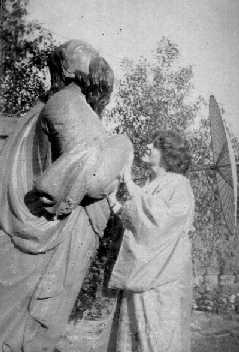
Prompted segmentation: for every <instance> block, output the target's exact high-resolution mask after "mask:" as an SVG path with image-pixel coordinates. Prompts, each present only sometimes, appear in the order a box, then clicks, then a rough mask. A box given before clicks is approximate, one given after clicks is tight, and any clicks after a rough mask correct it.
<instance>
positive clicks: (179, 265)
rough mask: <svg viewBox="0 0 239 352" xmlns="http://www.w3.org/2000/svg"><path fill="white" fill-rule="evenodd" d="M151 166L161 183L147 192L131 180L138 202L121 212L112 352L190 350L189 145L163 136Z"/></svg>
mask: <svg viewBox="0 0 239 352" xmlns="http://www.w3.org/2000/svg"><path fill="white" fill-rule="evenodd" d="M148 162H149V163H150V165H151V167H152V170H153V173H154V175H155V178H154V179H153V180H152V181H151V182H149V183H148V184H146V185H145V186H144V187H143V188H140V187H138V186H137V185H136V184H135V183H133V181H132V179H131V176H130V173H128V175H127V174H125V175H124V178H125V183H126V185H127V188H128V191H129V193H130V195H131V199H130V200H129V201H128V202H127V203H126V204H125V205H124V206H123V208H121V210H120V212H121V213H120V216H121V219H122V221H123V223H124V226H125V233H124V236H123V241H122V244H121V248H120V252H119V255H118V258H117V260H116V263H115V266H114V268H113V271H112V274H111V278H110V281H109V287H110V288H118V289H121V290H123V294H122V297H121V299H120V300H119V305H118V311H117V312H116V315H115V322H114V329H115V331H114V333H113V334H112V339H111V342H110V346H109V349H108V350H109V351H112V352H113V351H117V352H132V351H137V352H138V351H140V352H166V351H167V352H189V351H190V313H191V289H192V283H191V280H192V277H191V275H192V274H191V244H190V240H189V237H188V232H189V231H190V229H191V227H192V222H193V213H194V197H193V192H192V189H191V186H190V183H189V181H188V179H187V178H186V177H185V176H184V174H185V173H186V171H187V170H188V167H189V164H190V156H189V153H188V150H187V146H186V142H185V141H184V139H183V138H182V137H180V136H179V135H178V134H176V133H173V132H172V131H165V132H162V133H157V134H156V136H155V138H154V139H153V143H152V146H151V153H150V155H149V157H148ZM111 203H112V206H114V209H115V211H117V210H118V211H119V204H117V203H115V201H114V199H113V197H111ZM112 332H113V329H112Z"/></svg>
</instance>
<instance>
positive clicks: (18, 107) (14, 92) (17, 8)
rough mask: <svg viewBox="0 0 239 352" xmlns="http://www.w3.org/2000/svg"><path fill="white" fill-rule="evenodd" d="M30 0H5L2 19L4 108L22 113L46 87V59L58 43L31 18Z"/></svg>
mask: <svg viewBox="0 0 239 352" xmlns="http://www.w3.org/2000/svg"><path fill="white" fill-rule="evenodd" d="M28 2H29V0H4V1H3V2H2V13H1V23H0V41H1V47H2V73H3V74H2V77H1V80H0V83H1V91H2V92H1V95H2V100H3V103H2V105H3V106H2V110H3V111H4V112H6V113H9V114H19V115H20V114H21V113H23V112H25V111H27V110H29V109H30V107H31V106H32V105H33V104H34V102H35V101H36V99H37V98H38V96H40V95H43V94H44V93H45V90H46V79H47V70H46V61H47V56H48V54H49V52H50V51H51V50H52V49H53V47H54V40H53V37H52V35H51V33H50V32H49V31H47V30H45V29H44V28H43V27H42V26H41V25H40V24H39V23H37V22H28V21H27V19H26V16H27V5H28Z"/></svg>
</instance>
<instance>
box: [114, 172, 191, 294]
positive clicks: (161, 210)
mask: <svg viewBox="0 0 239 352" xmlns="http://www.w3.org/2000/svg"><path fill="white" fill-rule="evenodd" d="M178 176H179V175H175V177H173V179H171V180H170V181H171V182H169V183H167V184H166V185H165V187H163V190H161V191H159V192H157V190H156V191H155V192H153V193H151V194H145V193H143V192H139V194H137V195H136V196H135V197H133V199H132V201H131V202H130V203H129V204H128V205H127V207H126V209H125V210H124V211H123V216H126V217H127V221H126V230H125V234H124V238H123V242H122V246H121V250H120V253H119V256H118V259H117V261H116V264H115V267H114V269H113V272H112V276H111V280H110V287H117V288H122V289H126V290H131V291H145V290H148V289H150V288H153V287H156V286H158V285H161V284H162V283H163V282H166V281H167V280H172V279H175V278H176V277H177V276H178V275H179V273H180V270H181V267H182V265H183V258H184V252H185V251H188V247H189V245H190V244H189V242H187V241H186V242H187V245H185V243H186V242H185V241H183V240H184V239H185V238H187V233H188V231H189V230H190V228H191V226H192V218H193V209H194V200H193V194H192V191H191V187H190V185H189V182H188V181H187V180H186V179H185V178H184V177H181V176H179V177H178ZM124 212H125V214H124ZM186 247H187V248H186ZM173 263H174V265H173Z"/></svg>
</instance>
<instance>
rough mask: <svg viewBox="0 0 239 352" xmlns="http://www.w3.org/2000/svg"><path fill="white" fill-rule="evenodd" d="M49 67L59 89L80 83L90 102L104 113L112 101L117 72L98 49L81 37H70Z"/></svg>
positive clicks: (98, 111) (50, 60)
mask: <svg viewBox="0 0 239 352" xmlns="http://www.w3.org/2000/svg"><path fill="white" fill-rule="evenodd" d="M48 66H49V69H50V74H51V89H52V90H53V91H54V92H55V91H58V90H60V89H61V88H63V87H65V86H66V85H67V84H69V83H70V82H72V81H74V82H75V83H77V84H78V85H79V86H80V88H81V91H82V93H83V94H84V95H85V97H86V100H87V102H88V103H89V104H90V105H91V107H92V108H93V109H94V111H95V112H96V113H97V114H98V115H100V114H101V113H102V111H103V109H104V107H105V106H106V105H107V104H108V102H109V100H110V95H111V93H112V91H113V84H114V74H113V71H112V69H111V67H110V66H109V64H108V63H107V62H106V60H105V59H104V58H103V57H101V56H100V55H99V54H98V52H97V51H96V50H95V49H94V48H93V47H92V46H91V45H89V44H87V43H85V42H83V41H81V40H70V41H68V42H66V43H64V44H62V45H60V46H59V47H57V48H56V49H55V51H54V52H53V53H52V54H51V55H50V57H49V60H48Z"/></svg>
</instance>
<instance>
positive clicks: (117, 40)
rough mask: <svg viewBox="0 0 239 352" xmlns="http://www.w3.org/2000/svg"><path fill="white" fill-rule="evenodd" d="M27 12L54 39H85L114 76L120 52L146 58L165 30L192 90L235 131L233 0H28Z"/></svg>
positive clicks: (238, 111)
mask: <svg viewBox="0 0 239 352" xmlns="http://www.w3.org/2000/svg"><path fill="white" fill-rule="evenodd" d="M29 13H30V18H31V19H35V20H38V21H39V22H40V23H42V24H43V25H44V26H45V27H46V28H48V29H49V30H51V31H52V32H54V33H53V34H55V37H56V38H57V40H58V41H60V42H63V41H66V40H68V39H73V38H78V39H83V40H86V41H88V42H90V43H91V44H92V45H93V46H94V47H95V48H96V49H98V50H99V51H100V53H101V54H102V55H103V56H105V58H106V60H107V61H108V62H109V63H110V65H111V66H112V68H113V70H114V72H115V76H116V78H118V79H120V77H121V75H122V72H121V70H120V62H121V60H122V59H123V58H124V57H128V58H129V59H134V60H137V58H139V57H140V56H145V57H147V58H150V57H151V55H152V51H153V50H154V49H155V48H156V45H157V42H158V41H159V40H160V39H161V38H162V36H166V37H167V38H169V39H170V40H171V41H173V42H175V43H176V44H177V45H178V47H179V50H180V54H181V63H182V65H187V64H191V65H192V66H193V72H194V78H193V83H194V87H195V92H194V94H201V95H203V97H204V98H205V99H207V100H208V99H209V95H210V94H213V95H214V96H215V97H216V99H217V101H218V102H219V104H220V105H222V106H223V108H224V110H225V115H224V117H225V119H226V120H227V122H228V124H229V126H230V127H231V129H232V130H233V132H234V134H235V135H237V136H239V0H57V1H56V0H47V1H46V0H30V5H29Z"/></svg>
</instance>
